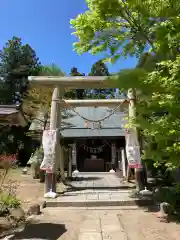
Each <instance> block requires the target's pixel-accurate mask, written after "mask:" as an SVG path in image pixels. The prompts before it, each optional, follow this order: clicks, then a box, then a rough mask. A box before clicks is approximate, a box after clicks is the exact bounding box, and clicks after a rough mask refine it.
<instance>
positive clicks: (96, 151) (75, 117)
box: [29, 107, 127, 172]
mask: <svg viewBox="0 0 180 240" xmlns="http://www.w3.org/2000/svg"><path fill="white" fill-rule="evenodd" d="M113 110H114V108H113V109H111V108H107V107H76V108H74V110H71V109H69V110H66V111H67V112H66V113H67V115H68V116H69V117H67V118H65V119H62V122H61V123H62V124H61V130H60V138H61V140H60V141H61V145H62V146H63V149H64V158H65V168H68V166H67V165H68V164H71V165H72V171H73V170H75V169H76V170H78V171H79V172H109V171H112V170H114V171H116V169H122V159H125V135H126V132H125V129H124V125H125V123H126V120H125V117H126V116H127V115H126V114H125V112H120V111H118V109H116V110H115V111H113ZM42 117H43V116H42V114H40V116H39V117H37V119H36V120H34V121H33V123H32V124H31V126H30V129H29V130H30V131H31V132H33V133H34V136H36V139H37V136H38V135H39V136H42V131H43V127H42V121H41V119H40V120H39V121H38V118H42ZM48 125H49V124H48ZM48 125H47V126H46V129H48V128H49V126H48ZM39 140H40V142H41V139H39ZM66 163H67V164H66Z"/></svg>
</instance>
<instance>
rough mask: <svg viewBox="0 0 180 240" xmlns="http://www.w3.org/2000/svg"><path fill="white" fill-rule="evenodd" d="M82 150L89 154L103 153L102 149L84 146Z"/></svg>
mask: <svg viewBox="0 0 180 240" xmlns="http://www.w3.org/2000/svg"><path fill="white" fill-rule="evenodd" d="M84 150H86V151H89V152H90V153H100V152H102V151H103V148H102V147H98V148H92V147H88V146H86V145H84Z"/></svg>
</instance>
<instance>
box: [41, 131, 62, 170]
mask: <svg viewBox="0 0 180 240" xmlns="http://www.w3.org/2000/svg"><path fill="white" fill-rule="evenodd" d="M57 134H58V132H57V130H44V131H43V139H42V144H43V150H44V158H43V161H42V163H41V166H40V169H41V170H45V171H46V172H49V173H52V172H54V169H55V163H56V159H55V150H56V142H57Z"/></svg>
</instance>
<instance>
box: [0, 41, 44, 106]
mask: <svg viewBox="0 0 180 240" xmlns="http://www.w3.org/2000/svg"><path fill="white" fill-rule="evenodd" d="M40 67H41V65H40V62H39V59H38V58H37V56H36V53H35V51H34V50H33V49H32V48H31V47H30V46H29V45H28V44H25V45H23V44H22V42H21V39H20V38H18V37H13V38H12V39H11V40H9V41H8V42H7V43H6V44H5V46H4V47H3V49H2V50H1V51H0V77H1V89H0V90H1V91H0V102H2V103H4V104H14V103H17V102H22V99H23V98H24V96H25V95H26V93H27V88H28V76H31V75H38V73H39V71H40Z"/></svg>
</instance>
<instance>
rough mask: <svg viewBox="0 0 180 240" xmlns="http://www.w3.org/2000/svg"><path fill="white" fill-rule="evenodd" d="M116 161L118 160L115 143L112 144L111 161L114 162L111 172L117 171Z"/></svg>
mask: <svg viewBox="0 0 180 240" xmlns="http://www.w3.org/2000/svg"><path fill="white" fill-rule="evenodd" d="M115 161H116V145H115V143H112V144H111V163H112V167H111V170H110V172H112V173H113V172H115Z"/></svg>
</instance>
